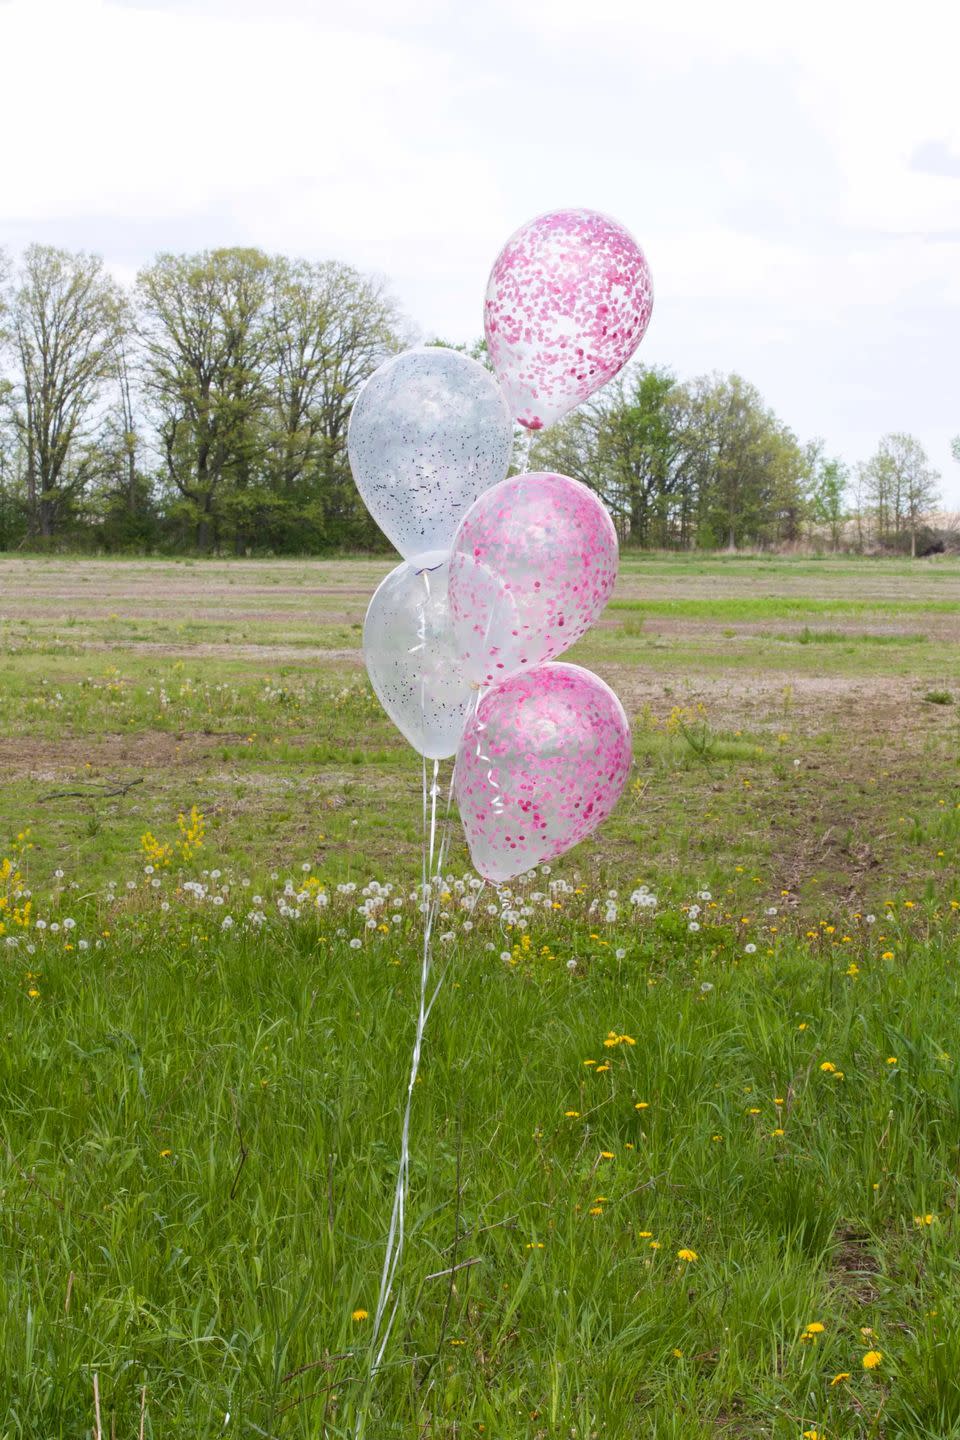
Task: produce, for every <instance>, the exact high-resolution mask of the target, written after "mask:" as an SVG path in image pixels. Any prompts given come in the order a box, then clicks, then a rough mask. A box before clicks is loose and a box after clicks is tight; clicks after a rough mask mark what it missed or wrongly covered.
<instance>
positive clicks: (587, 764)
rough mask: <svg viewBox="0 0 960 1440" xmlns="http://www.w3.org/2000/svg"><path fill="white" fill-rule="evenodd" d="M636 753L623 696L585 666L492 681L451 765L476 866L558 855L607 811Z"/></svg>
mask: <svg viewBox="0 0 960 1440" xmlns="http://www.w3.org/2000/svg"><path fill="white" fill-rule="evenodd" d="M631 763H632V752H631V747H630V726H629V724H628V723H627V717H626V715H625V714H624V712H623V706H622V705H621V704H620V701H619V700H618V699H617V697H616V695H615V694H614V693H613V691H612V690H611V689H610V687H609V686H608V685H605V684H604V682H603V681H602V680H601V679H599V677H598V676H596V675H593V674H591V672H590V671H589V670H583V669H581V668H580V666H579V665H567V664H560V665H540V666H538V667H537V668H536V669H534V670H530V671H527V672H525V673H524V674H522V675H512V676H510V678H509V679H507V680H505V681H504V682H503V684H502V685H498V686H497V687H496V689H494V690H490V691H489V692H488V693H487V694H486V695H485V696H484V697H483V699H482V700H481V701H480V704H479V706H478V707H477V709H476V711H475V713H474V714H473V715H471V717H470V719H469V720H468V722H467V728H466V730H465V732H464V736H463V740H462V742H461V745H460V750H459V753H458V755H457V765H456V771H455V775H454V785H455V789H456V795H457V803H458V805H459V807H460V818H461V819H462V821H463V828H464V831H465V833H466V837H467V844H468V845H469V847H470V858H471V860H472V862H473V865H474V868H475V869H476V871H477V873H478V874H480V875H482V876H483V877H484V878H485V879H487V880H494V881H497V882H500V881H504V880H509V879H511V878H512V877H513V876H514V875H519V874H521V873H522V872H523V871H524V870H529V869H530V867H531V866H533V865H539V864H542V863H543V862H544V861H546V860H552V859H554V858H555V857H556V856H557V855H562V854H563V853H564V851H566V850H569V849H570V848H571V846H573V845H576V844H577V843H578V842H579V841H580V840H583V839H584V837H585V836H587V835H589V834H590V832H591V831H592V830H595V829H596V827H597V826H598V825H600V824H601V823H602V822H603V821H604V820H606V818H607V816H608V815H609V814H610V812H611V810H612V809H613V807H614V805H616V803H617V800H618V799H619V797H620V794H621V792H622V790H623V787H624V785H625V784H626V780H627V775H628V774H629V772H630V765H631Z"/></svg>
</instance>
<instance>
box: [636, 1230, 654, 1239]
mask: <svg viewBox="0 0 960 1440" xmlns="http://www.w3.org/2000/svg"><path fill="white" fill-rule="evenodd" d="M637 1238H638V1239H639V1240H651V1239H652V1238H653V1231H652V1230H638V1231H637Z"/></svg>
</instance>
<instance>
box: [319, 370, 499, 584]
mask: <svg viewBox="0 0 960 1440" xmlns="http://www.w3.org/2000/svg"><path fill="white" fill-rule="evenodd" d="M347 448H348V450H349V454H350V468H351V469H352V471H353V478H354V480H355V481H356V485H357V489H358V490H359V491H360V494H361V496H362V497H363V502H364V504H365V505H366V507H367V509H368V510H369V511H370V514H371V515H372V516H373V518H374V520H376V522H377V524H378V525H379V526H380V529H381V530H382V531H383V533H384V534H385V535H386V536H387V538H388V539H389V540H391V541H392V542H393V544H394V545H395V546H396V548H397V549H398V550H399V551H400V554H401V555H404V556H406V557H407V559H410V558H412V557H413V556H417V555H422V554H424V553H425V552H428V551H435V550H448V549H449V548H450V542H451V541H452V540H453V535H454V531H455V530H456V528H457V526H458V525H459V523H460V520H461V517H462V516H463V515H464V514H465V513H466V511H467V510H468V509H469V507H470V506H471V505H472V504H473V502H474V500H475V499H476V498H477V496H478V495H479V494H481V493H482V492H483V491H484V490H486V489H488V488H489V487H490V486H491V485H496V484H497V483H498V481H500V480H502V479H503V478H504V476H505V475H506V473H507V470H508V469H509V466H510V454H511V451H512V448H513V422H512V420H511V418H510V412H509V410H508V409H507V402H506V400H505V399H504V397H503V394H502V392H501V390H500V386H499V385H498V384H497V382H496V380H495V379H494V377H493V376H492V375H491V374H490V373H489V371H487V370H485V369H484V368H483V366H482V365H479V364H478V363H477V361H476V360H471V359H470V358H469V356H467V355H461V354H460V352H459V351H457V350H449V349H446V348H445V347H443V346H439V345H424V346H419V347H418V348H417V349H415V350H405V351H403V353H402V354H400V355H395V356H393V358H392V359H390V360H387V361H386V362H385V363H384V364H383V365H381V366H380V368H379V369H378V370H376V371H374V373H373V374H372V375H371V376H370V379H369V380H368V381H367V383H366V384H365V385H364V387H363V389H362V390H361V391H360V394H359V395H358V396H357V399H356V402H355V404H354V407H353V411H352V413H351V416H350V427H349V430H348V433H347Z"/></svg>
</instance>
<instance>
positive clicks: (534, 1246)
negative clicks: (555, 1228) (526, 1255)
mask: <svg viewBox="0 0 960 1440" xmlns="http://www.w3.org/2000/svg"><path fill="white" fill-rule="evenodd" d="M527 1249H528V1250H542V1249H543V1241H542V1240H531V1241H529V1243H528V1244H527Z"/></svg>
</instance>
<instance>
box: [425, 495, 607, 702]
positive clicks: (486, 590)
mask: <svg viewBox="0 0 960 1440" xmlns="http://www.w3.org/2000/svg"><path fill="white" fill-rule="evenodd" d="M616 578H617V532H616V531H615V530H614V528H613V521H612V520H611V519H610V516H609V515H608V514H607V511H606V507H605V506H604V505H603V502H602V501H601V500H599V499H598V498H597V496H596V495H595V494H594V493H593V491H592V490H588V489H587V487H586V485H581V484H580V482H579V480H571V479H570V478H569V477H568V476H566V475H555V474H552V473H551V472H549V471H538V472H535V473H533V474H531V475H512V476H511V477H510V478H509V479H508V480H501V481H500V484H499V485H493V486H491V488H490V489H489V490H485V491H484V493H483V494H482V495H479V496H478V497H477V499H476V500H475V501H474V503H473V504H472V505H471V506H470V509H469V510H468V511H467V513H466V515H464V517H463V519H462V520H461V522H460V525H459V528H458V530H457V533H456V535H455V536H454V541H453V551H452V553H451V557H450V580H449V603H450V615H451V619H452V621H453V633H454V635H455V637H456V640H457V645H458V648H459V651H460V656H461V659H462V662H463V669H464V673H465V674H466V675H467V677H468V678H469V679H470V680H473V681H476V682H477V683H478V684H481V685H496V684H498V683H499V682H500V681H501V680H502V679H503V678H504V677H505V676H507V675H509V674H511V673H512V672H513V671H514V670H521V669H529V668H532V667H533V666H534V665H537V664H539V663H540V662H541V661H543V660H550V659H552V658H553V656H554V655H561V654H562V653H563V651H564V650H568V649H569V648H570V646H571V645H572V644H573V643H574V641H575V640H579V638H580V636H581V635H583V634H584V632H585V631H587V630H589V628H590V626H591V625H592V624H593V623H594V621H595V620H596V618H597V616H598V615H599V614H600V612H601V610H602V609H603V607H604V605H606V603H607V601H608V599H609V598H610V592H611V591H612V590H613V586H614V582H615V580H616Z"/></svg>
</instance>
